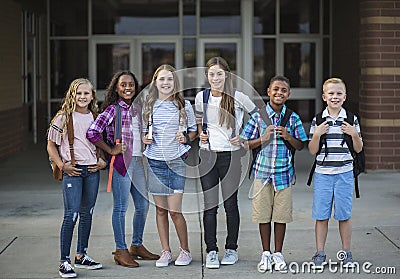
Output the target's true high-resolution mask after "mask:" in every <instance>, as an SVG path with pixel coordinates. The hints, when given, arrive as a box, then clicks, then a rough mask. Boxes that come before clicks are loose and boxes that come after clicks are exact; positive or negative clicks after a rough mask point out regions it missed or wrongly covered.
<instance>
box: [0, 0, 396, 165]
mask: <svg viewBox="0 0 400 279" xmlns="http://www.w3.org/2000/svg"><path fill="white" fill-rule="evenodd" d="M0 34H1V40H0V54H1V56H0V57H1V60H0V61H1V67H0V98H1V102H0V120H1V121H2V122H1V123H2V125H0V158H2V159H4V158H8V157H10V156H12V155H13V154H15V153H16V152H20V151H21V150H23V149H25V148H27V147H28V146H29V145H30V144H31V143H35V144H39V145H42V146H43V152H45V145H46V143H45V142H46V129H47V127H48V123H49V121H50V118H51V116H53V115H54V113H55V112H56V110H57V108H58V106H59V103H60V101H61V99H62V97H63V95H64V93H65V91H66V90H67V87H68V85H69V83H70V82H71V81H72V80H73V79H75V78H77V77H88V78H89V79H90V80H91V81H92V82H93V83H94V85H95V87H96V89H97V92H98V95H99V96H100V99H101V97H102V96H104V91H105V88H106V85H107V84H108V82H109V81H110V78H111V76H112V74H113V73H114V72H115V71H117V70H119V69H129V70H131V71H133V72H134V73H135V74H136V75H137V77H138V79H139V82H140V84H141V85H142V86H145V85H147V84H148V83H149V81H150V79H151V76H152V73H153V71H154V70H155V68H156V67H157V66H158V65H160V64H162V63H169V64H171V65H173V66H174V67H175V68H177V69H184V68H191V67H204V64H205V61H206V60H208V58H210V57H212V56H217V55H218V56H222V57H224V58H225V59H226V60H227V61H228V62H229V64H230V66H231V67H232V70H233V72H234V73H235V74H237V75H238V76H240V77H242V78H243V79H244V80H246V81H247V82H248V83H249V84H251V85H252V86H253V87H254V88H255V89H256V90H257V92H258V93H259V94H260V95H262V96H265V90H266V87H267V83H268V81H269V79H270V78H271V77H272V76H274V75H276V74H283V75H286V76H287V77H289V78H290V80H291V86H292V95H291V97H290V99H289V101H288V105H289V106H290V107H291V108H293V109H294V110H295V111H297V112H298V113H299V114H300V116H301V118H302V120H303V122H304V123H305V126H306V127H308V126H309V124H310V122H311V120H312V117H313V116H314V115H315V114H316V113H317V112H318V111H320V110H321V109H322V108H323V106H324V105H323V103H322V100H321V92H322V83H323V81H324V80H325V79H326V78H328V77H331V76H335V77H340V78H342V79H343V80H344V81H345V82H346V85H347V91H348V96H347V101H346V103H345V107H346V108H347V109H350V110H352V111H353V112H355V113H356V114H357V115H358V116H359V118H360V120H361V129H362V134H363V139H364V146H365V152H366V159H367V169H368V170H384V171H386V170H391V171H399V170H400V159H399V158H400V0H230V1H224V0H68V1H67V0H33V1H32V0H2V1H1V2H0ZM185 78H186V77H185ZM195 93H196V90H186V91H185V92H184V95H185V98H187V99H190V100H193V98H194V95H195Z"/></svg>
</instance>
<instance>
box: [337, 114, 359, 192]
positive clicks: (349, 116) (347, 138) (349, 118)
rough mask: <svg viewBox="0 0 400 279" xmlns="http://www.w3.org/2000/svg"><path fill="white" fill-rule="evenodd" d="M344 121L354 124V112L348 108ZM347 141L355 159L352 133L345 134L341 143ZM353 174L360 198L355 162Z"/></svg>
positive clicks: (355, 187)
mask: <svg viewBox="0 0 400 279" xmlns="http://www.w3.org/2000/svg"><path fill="white" fill-rule="evenodd" d="M344 121H346V122H347V123H349V124H350V125H354V113H352V112H351V111H348V110H346V118H345V119H344ZM345 142H346V144H347V147H348V148H349V150H350V154H351V156H352V157H353V160H355V159H356V156H357V153H356V152H355V150H354V146H353V139H352V138H351V136H350V135H348V134H344V136H343V140H342V143H341V145H342V146H343V144H344V143H345ZM353 174H354V189H355V193H356V198H359V197H360V189H359V187H358V175H357V174H356V169H355V166H354V164H353Z"/></svg>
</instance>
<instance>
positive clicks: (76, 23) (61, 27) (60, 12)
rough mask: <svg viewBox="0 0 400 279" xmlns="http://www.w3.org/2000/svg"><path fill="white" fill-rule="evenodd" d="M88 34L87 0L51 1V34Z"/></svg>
mask: <svg viewBox="0 0 400 279" xmlns="http://www.w3.org/2000/svg"><path fill="white" fill-rule="evenodd" d="M87 35H88V3H87V0H69V1H57V0H51V1H50V36H87Z"/></svg>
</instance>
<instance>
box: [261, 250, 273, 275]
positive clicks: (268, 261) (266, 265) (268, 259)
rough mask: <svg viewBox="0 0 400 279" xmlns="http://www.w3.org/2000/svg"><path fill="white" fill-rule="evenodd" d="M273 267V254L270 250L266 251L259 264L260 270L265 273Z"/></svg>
mask: <svg viewBox="0 0 400 279" xmlns="http://www.w3.org/2000/svg"><path fill="white" fill-rule="evenodd" d="M271 267H272V255H271V253H270V252H269V251H264V252H263V253H262V255H261V261H260V262H259V263H258V265H257V270H258V272H261V273H264V272H266V271H268V270H271Z"/></svg>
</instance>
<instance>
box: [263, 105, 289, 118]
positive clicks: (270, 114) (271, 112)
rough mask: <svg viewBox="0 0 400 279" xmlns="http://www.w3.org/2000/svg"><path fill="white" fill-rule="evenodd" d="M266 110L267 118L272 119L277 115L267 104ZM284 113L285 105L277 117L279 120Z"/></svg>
mask: <svg viewBox="0 0 400 279" xmlns="http://www.w3.org/2000/svg"><path fill="white" fill-rule="evenodd" d="M266 109H267V113H268V116H269V118H272V117H274V116H275V115H278V113H276V112H275V111H274V110H273V109H272V107H271V106H270V104H269V102H268V103H267V107H266ZM285 113H286V105H285V104H284V105H283V107H282V111H281V113H280V115H279V119H280V118H282V115H285Z"/></svg>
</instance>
